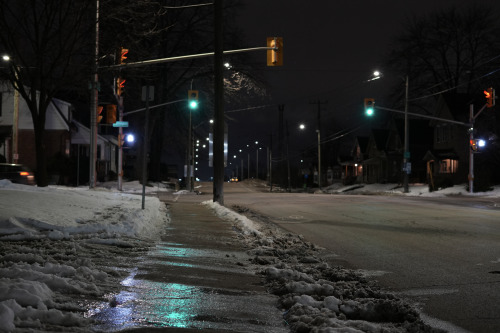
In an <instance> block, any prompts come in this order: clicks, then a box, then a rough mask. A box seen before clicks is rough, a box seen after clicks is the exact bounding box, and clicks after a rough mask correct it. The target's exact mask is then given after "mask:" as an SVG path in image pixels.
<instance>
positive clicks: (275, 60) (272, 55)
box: [267, 37, 283, 66]
mask: <svg viewBox="0 0 500 333" xmlns="http://www.w3.org/2000/svg"><path fill="white" fill-rule="evenodd" d="M267 47H268V50H267V65H268V66H283V37H267ZM269 48H272V49H269Z"/></svg>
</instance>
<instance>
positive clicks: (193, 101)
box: [188, 90, 199, 109]
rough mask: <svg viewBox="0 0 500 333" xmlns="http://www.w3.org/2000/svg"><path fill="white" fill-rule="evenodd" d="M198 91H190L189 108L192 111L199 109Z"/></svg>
mask: <svg viewBox="0 0 500 333" xmlns="http://www.w3.org/2000/svg"><path fill="white" fill-rule="evenodd" d="M198 96H199V93H198V90H188V106H189V108H190V109H197V108H198Z"/></svg>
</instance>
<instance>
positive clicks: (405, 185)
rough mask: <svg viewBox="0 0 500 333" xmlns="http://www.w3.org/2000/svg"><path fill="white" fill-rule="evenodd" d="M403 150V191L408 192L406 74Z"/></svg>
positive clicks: (408, 152)
mask: <svg viewBox="0 0 500 333" xmlns="http://www.w3.org/2000/svg"><path fill="white" fill-rule="evenodd" d="M404 145H405V150H404V155H403V164H404V175H403V192H404V193H408V192H410V190H409V188H408V187H409V185H408V182H409V179H408V178H409V177H410V175H409V173H410V170H409V168H408V159H409V158H410V148H409V147H410V142H409V137H408V75H406V83H405V142H404Z"/></svg>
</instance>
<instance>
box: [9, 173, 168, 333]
mask: <svg viewBox="0 0 500 333" xmlns="http://www.w3.org/2000/svg"><path fill="white" fill-rule="evenodd" d="M141 203H142V198H141V196H138V195H133V194H126V193H120V192H117V191H111V190H106V189H103V188H96V189H92V190H89V189H88V188H87V189H86V188H58V187H47V188H38V187H33V186H24V185H17V184H12V183H10V182H9V181H7V180H0V242H1V243H0V277H1V278H0V331H3V332H9V331H12V330H14V329H21V330H22V329H40V330H58V331H61V330H63V331H74V330H75V329H77V328H78V327H81V328H82V329H83V328H84V327H85V326H87V325H89V323H90V321H89V320H88V319H87V318H86V317H87V316H86V311H87V310H88V309H87V307H86V301H87V300H88V299H102V298H105V297H106V295H105V294H106V293H109V292H110V290H112V289H113V285H119V283H117V281H119V280H120V278H122V277H123V276H127V275H128V274H129V272H127V271H125V270H124V271H123V272H122V271H120V268H119V267H120V265H124V264H125V262H124V261H127V260H130V258H128V256H130V254H132V253H134V254H137V253H141V252H145V251H146V248H147V246H148V244H150V242H151V241H154V240H155V239H158V237H159V235H160V234H161V233H162V232H163V231H164V230H165V225H166V224H167V223H168V221H167V214H166V208H165V205H164V204H162V203H161V202H160V201H159V200H158V199H157V198H154V197H146V209H145V210H142V209H141ZM110 255H111V257H110ZM130 257H136V256H130ZM61 326H62V327H66V328H67V329H61Z"/></svg>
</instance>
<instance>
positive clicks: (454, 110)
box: [431, 92, 474, 126]
mask: <svg viewBox="0 0 500 333" xmlns="http://www.w3.org/2000/svg"><path fill="white" fill-rule="evenodd" d="M471 104H474V98H473V97H472V96H471V95H468V94H456V93H451V92H449V93H443V94H441V95H440V96H439V99H438V102H437V103H436V106H435V108H434V116H436V117H438V118H444V119H450V120H456V121H461V122H464V123H467V122H468V121H469V110H470V105H471ZM437 123H439V120H431V126H435V125H436V124H437Z"/></svg>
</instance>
